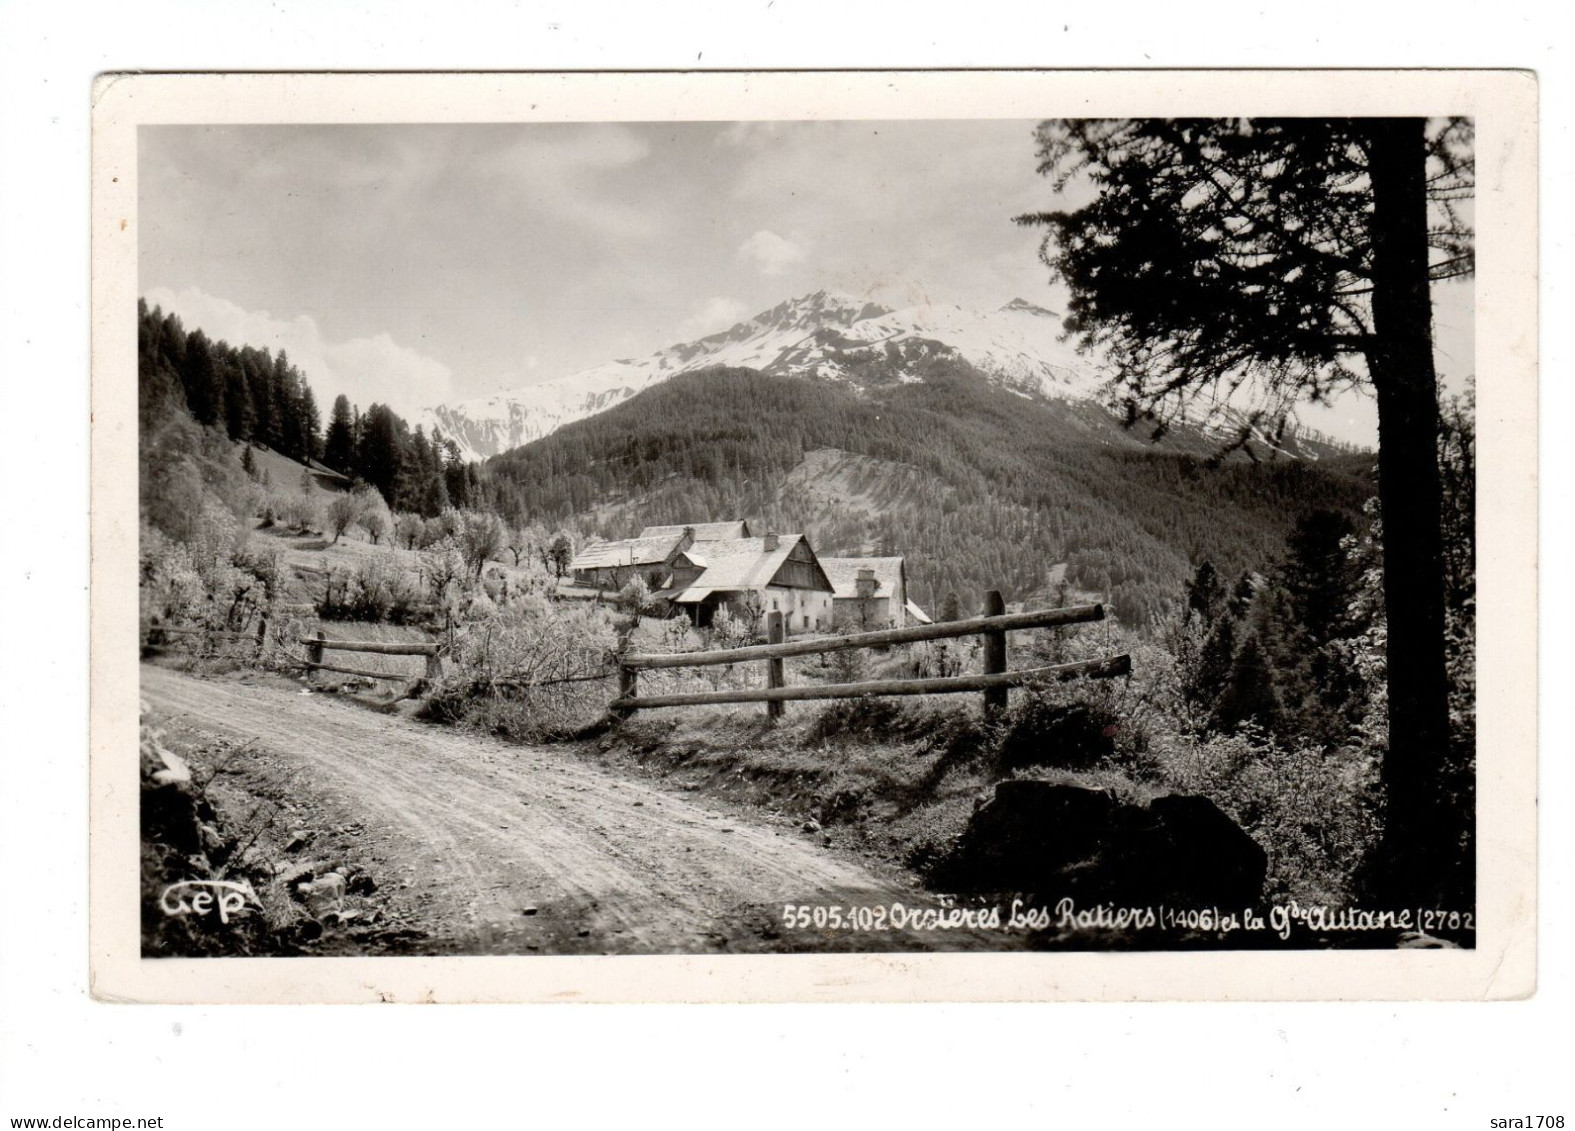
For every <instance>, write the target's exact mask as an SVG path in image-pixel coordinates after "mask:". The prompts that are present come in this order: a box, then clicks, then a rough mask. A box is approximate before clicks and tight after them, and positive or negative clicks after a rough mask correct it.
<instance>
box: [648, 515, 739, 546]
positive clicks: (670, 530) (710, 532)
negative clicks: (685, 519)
mask: <svg viewBox="0 0 1575 1131" xmlns="http://www.w3.org/2000/svg"><path fill="white" fill-rule="evenodd" d="M685 530H693V531H694V532H695V541H696V542H715V541H717V540H719V539H722V538H748V537H749V523H748V522H747V521H746V520H744V519H739V520H738V521H736V522H691V523H679V524H678V525H677V526H647V527H646V528H645V529H644V530H642V531H640V537H641V538H667V537H673V538H677V537H680V536H681V535H682V534H683V532H684V531H685Z"/></svg>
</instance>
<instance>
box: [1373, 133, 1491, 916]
mask: <svg viewBox="0 0 1575 1131" xmlns="http://www.w3.org/2000/svg"><path fill="white" fill-rule="evenodd" d="M1368 128H1369V131H1370V136H1371V144H1370V145H1369V147H1368V158H1369V169H1370V172H1371V177H1372V189H1373V217H1372V279H1373V341H1374V343H1375V344H1374V345H1373V347H1372V348H1371V349H1370V350H1369V352H1368V368H1369V369H1370V371H1371V376H1372V381H1373V388H1374V390H1375V391H1376V393H1377V397H1378V497H1379V501H1380V504H1381V506H1382V508H1383V548H1384V604H1385V607H1386V610H1387V616H1388V648H1387V660H1388V668H1389V674H1388V681H1389V752H1388V754H1387V756H1386V757H1385V759H1384V765H1383V773H1382V778H1383V784H1384V791H1385V797H1386V802H1387V804H1386V813H1385V829H1384V839H1383V844H1382V846H1381V850H1380V853H1379V858H1378V861H1377V870H1376V872H1375V875H1374V884H1373V887H1374V889H1375V894H1379V895H1382V896H1383V897H1385V898H1386V899H1388V900H1390V901H1393V903H1394V905H1395V906H1400V907H1415V906H1418V905H1419V904H1430V901H1433V900H1437V899H1440V898H1445V897H1447V896H1448V895H1449V894H1450V889H1452V888H1453V889H1456V894H1457V895H1464V894H1467V891H1468V890H1469V889H1466V890H1460V889H1459V883H1458V881H1459V877H1458V876H1456V877H1453V878H1452V877H1451V876H1450V873H1451V872H1452V871H1453V870H1454V868H1453V866H1454V865H1455V864H1456V863H1457V861H1456V857H1457V856H1458V855H1459V853H1458V848H1457V846H1458V845H1459V843H1460V840H1461V832H1462V830H1461V829H1460V828H1458V827H1456V826H1458V824H1459V821H1460V817H1461V816H1463V817H1464V819H1466V820H1470V819H1472V815H1471V814H1464V815H1454V816H1453V818H1452V815H1451V814H1449V813H1448V812H1447V810H1446V809H1445V807H1444V806H1443V804H1442V801H1443V798H1442V797H1441V794H1440V788H1439V785H1440V782H1439V778H1440V774H1441V772H1442V770H1443V767H1444V764H1445V761H1446V759H1447V754H1448V747H1449V741H1450V734H1449V707H1448V680H1447V676H1446V673H1445V636H1444V584H1443V577H1444V570H1443V562H1444V558H1443V534H1442V498H1443V495H1442V485H1441V481H1440V476H1439V470H1438V424H1439V417H1438V381H1437V376H1436V374H1435V372H1434V369H1433V335H1432V303H1431V296H1430V294H1429V282H1428V261H1427V256H1428V241H1427V196H1426V185H1425V176H1426V153H1425V150H1424V139H1423V121H1422V119H1420V118H1405V119H1376V120H1374V121H1373V122H1372V123H1371V124H1370V125H1369V127H1368Z"/></svg>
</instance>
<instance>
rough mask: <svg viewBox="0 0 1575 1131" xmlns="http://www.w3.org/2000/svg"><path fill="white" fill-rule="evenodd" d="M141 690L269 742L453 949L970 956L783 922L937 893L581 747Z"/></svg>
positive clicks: (269, 757)
mask: <svg viewBox="0 0 1575 1131" xmlns="http://www.w3.org/2000/svg"><path fill="white" fill-rule="evenodd" d="M142 693H143V697H144V698H145V699H146V700H147V701H148V702H149V704H150V706H151V707H152V709H153V711H154V714H155V716H156V717H158V718H159V719H161V720H163V721H164V723H165V725H166V726H167V727H168V729H169V732H170V733H171V735H172V736H177V737H179V736H184V737H185V738H186V739H187V740H190V741H200V740H201V739H202V738H203V737H204V736H211V737H220V738H230V739H242V740H251V739H255V740H256V741H255V743H254V745H253V746H252V747H251V748H250V749H249V752H248V754H247V758H249V759H253V760H254V762H255V763H256V764H257V765H259V766H261V767H264V768H266V770H267V771H268V772H270V773H272V774H273V776H274V779H275V780H288V782H289V790H290V792H291V794H292V795H293V796H297V797H302V798H304V799H306V801H307V802H308V803H309V804H310V805H312V806H313V807H314V810H315V811H316V812H317V813H318V814H320V816H321V819H322V820H324V821H327V822H329V823H330V824H336V825H342V826H353V828H352V829H351V831H353V832H354V833H355V834H356V837H357V841H356V844H357V847H358V849H360V850H361V851H362V852H363V853H364V854H365V855H366V856H367V857H368V858H370V859H373V860H375V861H376V865H377V868H378V870H380V871H381V872H382V873H383V876H382V878H381V879H380V880H379V883H380V885H381V886H382V889H383V890H384V891H390V892H391V893H392V895H391V898H393V899H395V900H397V901H399V902H400V903H401V904H402V905H403V908H404V910H403V912H402V914H404V915H406V916H407V918H408V920H409V921H411V922H414V923H415V924H417V925H418V926H419V928H420V929H421V930H422V931H424V932H425V933H426V934H427V935H428V936H429V937H430V938H431V939H432V940H433V941H434V944H435V945H436V946H438V947H439V948H440V949H441V950H443V951H445V952H449V953H453V952H456V951H457V952H463V953H515V952H526V951H533V952H541V953H560V954H561V953H677V952H689V953H693V952H706V951H711V952H715V951H719V950H804V949H822V948H835V949H860V950H910V949H916V948H927V947H943V948H946V949H953V948H957V947H959V946H967V945H968V943H967V942H966V941H965V940H964V939H963V938H962V937H960V936H959V935H958V933H956V932H951V931H938V932H936V931H926V932H920V933H912V932H886V933H884V934H876V935H871V934H864V935H863V936H861V937H859V938H857V939H854V938H852V937H851V936H849V935H848V934H847V933H845V932H844V933H842V934H839V935H836V936H832V935H828V934H826V933H824V932H821V933H819V934H817V933H816V932H814V931H810V930H803V931H792V930H787V929H783V928H781V926H780V923H781V916H782V910H783V904H784V903H796V904H805V903H821V904H829V905H840V906H844V907H846V906H848V905H850V904H862V905H889V904H890V903H892V902H894V901H895V902H900V903H902V904H904V906H906V907H915V906H922V905H927V904H929V903H930V902H931V901H929V900H928V899H926V897H925V896H924V894H923V893H922V892H919V891H916V890H915V889H914V888H913V887H912V886H910V885H909V884H907V883H905V882H904V881H903V880H902V879H901V878H900V877H897V876H879V875H876V874H875V873H874V872H873V871H871V870H870V867H868V866H866V865H864V864H861V863H859V862H857V861H854V860H850V859H847V858H845V857H843V856H840V855H837V854H835V853H833V851H832V850H830V849H827V848H825V847H823V846H822V845H821V844H820V843H819V842H818V839H816V838H812V837H810V836H807V835H805V834H804V833H801V832H799V831H798V830H797V829H796V828H795V827H794V826H792V825H790V824H785V823H784V824H782V825H779V826H777V827H771V826H770V825H769V824H768V823H767V822H766V821H765V819H764V818H757V817H751V819H750V820H748V821H745V820H741V819H740V818H739V815H738V814H736V813H732V814H730V813H728V812H727V811H725V810H723V809H721V808H720V807H713V806H712V805H711V804H709V803H707V802H706V801H705V800H704V799H701V798H696V797H693V796H690V795H684V794H681V793H677V792H673V791H668V790H663V789H657V788H653V787H651V786H649V785H646V784H644V783H642V782H638V781H633V780H630V779H628V778H625V777H621V776H617V775H615V774H613V773H612V772H610V771H607V770H603V769H601V768H600V767H598V766H596V765H594V764H591V763H588V762H587V761H585V760H584V759H583V758H581V757H579V756H577V755H575V754H574V753H573V752H571V751H566V750H562V749H557V750H554V749H550V748H534V747H523V746H515V745H508V744H505V743H502V742H499V741H495V740H491V739H488V738H484V737H480V736H477V735H474V734H469V733H464V732H460V731H455V730H450V729H446V728H443V727H438V726H433V725H427V724H422V723H416V722H411V721H408V720H406V719H403V718H400V717H397V716H390V715H383V714H379V713H376V712H373V711H370V710H367V709H365V708H362V707H359V706H356V705H354V704H349V703H345V702H339V701H335V700H334V698H333V697H331V696H327V695H320V694H309V695H308V694H302V693H300V692H299V691H293V690H289V689H287V688H286V687H284V686H280V685H277V684H274V685H268V684H265V683H263V682H261V681H259V682H257V683H255V684H253V683H248V682H244V681H243V682H236V681H229V680H199V679H194V678H192V677H189V676H185V675H181V674H177V673H174V672H171V671H168V670H165V669H161V668H157V667H153V666H148V665H144V666H143V668H142ZM994 942H995V944H996V945H1000V942H1001V940H1000V939H999V938H997V939H996V940H994Z"/></svg>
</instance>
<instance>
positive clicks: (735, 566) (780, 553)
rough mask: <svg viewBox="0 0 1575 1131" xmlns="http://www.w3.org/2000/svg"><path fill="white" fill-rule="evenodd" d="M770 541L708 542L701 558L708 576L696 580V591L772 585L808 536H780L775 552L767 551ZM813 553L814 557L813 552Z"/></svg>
mask: <svg viewBox="0 0 1575 1131" xmlns="http://www.w3.org/2000/svg"><path fill="white" fill-rule="evenodd" d="M766 541H767V539H765V538H724V539H721V540H719V541H714V542H707V543H706V544H705V552H704V553H703V554H702V555H701V556H702V557H703V559H704V561H705V572H704V573H702V574H701V575H700V576H699V577H697V578H696V579H695V581H694V585H693V588H695V589H759V588H762V587H763V586H766V585H769V584H770V583H771V579H772V578H773V577H775V576H776V575H777V571H778V570H779V569H781V568H782V563H783V562H785V561H787V559H788V555H789V554H791V553H792V552H793V548H794V547H795V546H797V545H798V544H799V543H800V542H804V536H803V535H802V534H781V535H778V536H777V545H776V549H774V550H768V549H766ZM804 544H805V546H806V547H807V546H808V545H809V543H808V542H804ZM810 552H811V554H813V553H814V551H813V550H811V551H810ZM687 556H688V558H689V560H690V561H694V555H693V554H688V555H687ZM696 564H699V563H698V562H697V563H696ZM679 599H680V600H682V598H679Z"/></svg>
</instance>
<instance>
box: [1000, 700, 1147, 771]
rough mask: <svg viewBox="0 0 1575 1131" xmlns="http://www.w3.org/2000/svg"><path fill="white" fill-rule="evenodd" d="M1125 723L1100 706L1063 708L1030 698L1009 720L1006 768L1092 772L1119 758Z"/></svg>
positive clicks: (1003, 757) (1003, 760)
mask: <svg viewBox="0 0 1575 1131" xmlns="http://www.w3.org/2000/svg"><path fill="white" fill-rule="evenodd" d="M1119 730H1120V719H1119V718H1118V717H1117V716H1116V715H1115V714H1114V713H1113V712H1112V711H1110V710H1109V709H1108V708H1106V707H1103V706H1101V705H1099V704H1097V703H1095V704H1089V703H1057V702H1054V701H1053V700H1051V699H1050V698H1048V697H1047V696H1045V695H1043V694H1035V693H1033V692H1029V693H1027V694H1025V695H1024V696H1023V697H1022V698H1021V699H1020V700H1019V702H1018V704H1017V705H1016V706H1015V707H1013V708H1012V710H1011V711H1010V712H1009V713H1008V715H1007V718H1006V719H1005V734H1004V736H1003V737H1002V740H1001V748H1000V765H1001V768H1002V769H1003V770H1007V771H1011V770H1017V769H1022V768H1025V767H1028V766H1054V767H1057V768H1059V769H1065V770H1086V769H1090V768H1092V767H1094V766H1096V765H1098V764H1099V763H1100V762H1104V761H1106V760H1108V759H1110V758H1112V757H1114V755H1115V752H1116V741H1115V736H1116V734H1117V733H1118V732H1119Z"/></svg>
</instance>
